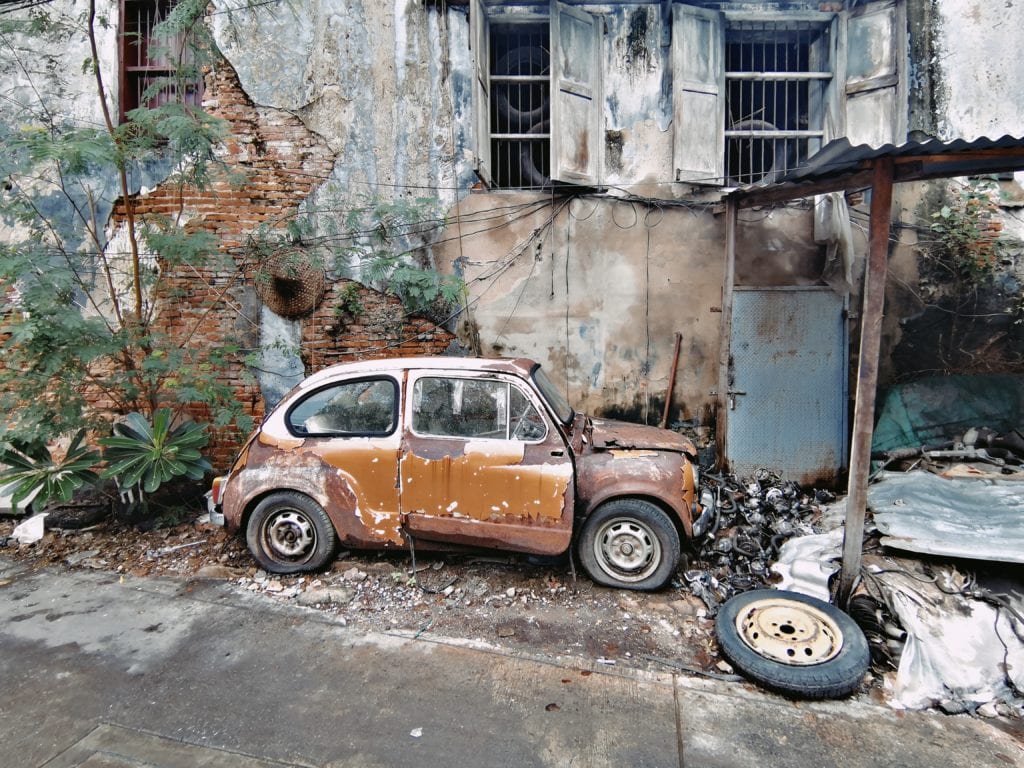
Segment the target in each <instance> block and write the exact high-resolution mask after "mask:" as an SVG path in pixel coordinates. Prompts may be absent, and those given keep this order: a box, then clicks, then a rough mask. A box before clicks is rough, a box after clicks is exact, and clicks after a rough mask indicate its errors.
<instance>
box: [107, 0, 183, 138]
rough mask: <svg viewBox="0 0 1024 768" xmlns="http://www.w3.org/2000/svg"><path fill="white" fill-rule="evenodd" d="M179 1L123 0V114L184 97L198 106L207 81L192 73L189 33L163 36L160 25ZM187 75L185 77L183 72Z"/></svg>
mask: <svg viewBox="0 0 1024 768" xmlns="http://www.w3.org/2000/svg"><path fill="white" fill-rule="evenodd" d="M177 1H178V0H122V3H121V98H120V115H121V121H122V122H124V120H125V115H126V114H127V113H128V112H130V111H131V110H133V109H136V108H138V107H143V106H145V107H156V106H160V105H161V104H168V103H171V102H174V101H176V100H177V99H179V98H180V99H181V101H183V102H184V103H186V104H195V105H198V104H199V102H200V100H201V99H202V91H203V82H202V78H201V77H199V76H198V75H193V74H190V73H189V70H190V69H191V65H192V54H191V49H190V47H189V45H188V42H187V36H186V35H184V34H179V35H161V34H160V30H159V29H158V26H157V25H159V24H160V23H161V22H162V21H164V20H165V19H166V18H167V16H168V14H169V13H170V12H171V10H172V9H173V8H174V6H175V5H176V4H177ZM183 72H184V73H186V74H187V76H185V77H182V73H183Z"/></svg>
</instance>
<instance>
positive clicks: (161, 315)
mask: <svg viewBox="0 0 1024 768" xmlns="http://www.w3.org/2000/svg"><path fill="white" fill-rule="evenodd" d="M204 106H205V108H206V109H207V110H208V111H209V112H210V113H212V114H213V115H215V116H217V117H220V118H222V119H224V120H226V121H227V122H228V123H229V125H230V137H229V138H228V139H227V140H226V141H225V142H224V147H223V155H222V158H221V159H222V161H223V162H224V163H225V164H226V165H227V167H228V170H230V171H240V172H242V173H244V174H246V180H245V182H244V183H243V184H242V185H241V186H239V187H232V186H231V185H230V184H228V183H226V182H222V181H218V182H216V183H214V184H212V185H211V186H210V188H208V189H206V190H203V191H200V190H196V189H186V190H181V189H179V188H178V187H177V186H175V185H173V184H164V185H161V186H160V187H158V188H157V189H155V190H153V191H152V192H149V193H147V194H146V195H144V196H142V197H139V198H137V199H136V200H134V203H135V206H136V211H137V213H138V214H140V215H142V216H145V215H147V214H151V213H159V214H162V215H164V216H174V215H176V214H178V212H179V211H180V212H182V214H183V216H182V219H183V220H185V221H188V224H187V226H188V227H189V228H191V229H194V230H205V231H208V232H211V233H212V234H214V235H216V237H217V238H218V240H219V243H220V249H221V251H222V253H223V254H224V255H225V256H226V257H227V259H226V260H225V262H226V263H225V264H222V265H220V266H219V267H205V268H193V267H189V266H172V265H167V264H164V265H162V269H163V270H164V273H163V277H164V280H163V281H162V285H163V287H162V291H161V293H162V296H163V298H162V299H161V300H160V302H159V312H158V315H157V323H158V324H159V325H160V326H161V327H163V328H165V329H167V330H169V331H170V332H171V333H172V334H173V335H174V336H175V337H176V338H177V339H179V340H180V341H181V342H182V343H183V344H185V345H186V346H187V347H188V348H190V349H193V350H199V351H201V350H206V349H214V348H216V347H217V346H218V345H221V344H223V343H224V342H225V340H226V339H236V340H238V339H240V340H242V342H243V347H248V350H249V351H252V350H253V348H254V347H256V346H257V345H258V344H259V334H258V323H259V312H258V304H257V301H258V300H257V299H255V293H254V291H253V284H254V283H253V281H254V274H255V271H256V266H257V265H256V263H255V261H254V260H253V258H252V256H251V254H250V252H249V250H248V249H247V247H246V244H247V239H248V236H249V234H250V233H252V232H253V231H254V230H255V229H256V228H257V227H259V226H260V225H261V224H262V225H265V226H268V227H271V228H277V227H282V226H283V225H284V223H285V221H287V219H288V218H289V217H290V216H292V215H294V214H295V213H296V211H297V209H298V206H299V204H300V203H301V202H302V201H303V200H305V199H306V198H307V197H308V196H309V195H310V193H311V192H312V191H314V189H315V188H316V187H317V186H318V185H319V184H321V183H323V182H324V181H326V179H327V178H328V176H329V174H330V172H331V168H332V167H333V164H334V161H335V156H334V154H333V153H332V152H331V150H330V149H329V148H328V147H327V145H326V143H325V142H324V141H323V140H322V139H321V138H320V137H319V136H317V135H315V134H313V133H311V132H310V131H308V130H307V129H306V127H305V126H304V125H303V123H302V122H301V121H300V120H299V119H298V118H296V117H294V116H293V115H291V114H289V113H287V112H282V111H278V110H273V109H267V108H257V107H255V106H254V105H253V104H252V102H251V101H250V100H249V99H248V97H247V96H246V94H245V93H244V92H243V90H242V88H241V86H240V84H239V82H238V78H237V77H236V75H235V73H234V71H233V70H232V69H231V68H230V67H229V66H227V65H226V64H224V65H222V66H219V67H218V68H217V69H216V70H215V71H213V72H211V73H210V74H209V75H208V76H207V80H206V91H205V95H204ZM123 217H124V207H123V205H122V206H120V207H119V208H118V209H117V210H116V211H115V220H123ZM349 284H350V281H339V282H338V283H336V284H332V281H330V280H329V281H328V285H327V290H326V292H325V295H324V298H323V301H322V302H321V303H320V305H319V307H318V308H317V309H316V310H315V311H314V312H313V313H312V314H311V315H310V316H308V317H306V318H304V319H303V320H302V321H301V322H302V324H303V332H302V349H301V352H300V354H301V355H302V359H303V362H304V364H305V366H306V369H307V372H313V371H316V370H319V369H321V368H323V367H324V366H327V365H332V364H334V363H337V362H342V361H346V360H354V359H365V358H376V357H395V356H398V355H411V354H437V353H440V352H442V351H444V349H445V348H446V347H447V346H448V344H449V343H450V342H451V340H452V335H451V334H449V333H448V332H447V331H445V330H444V329H441V328H437V327H436V326H435V325H434V324H433V323H431V322H429V321H427V320H424V319H421V318H416V317H409V316H407V315H406V314H405V311H404V308H403V307H402V305H401V303H400V302H399V301H398V300H397V299H395V298H393V297H391V296H387V295H384V294H381V293H380V292H378V291H374V290H372V289H369V288H366V287H365V286H361V285H358V284H357V290H358V300H357V301H353V295H354V293H353V291H354V289H351V288H347V289H346V288H345V286H347V285H349ZM343 289H344V290H345V294H344V295H345V298H346V303H345V306H351V305H352V304H358V305H359V306H361V307H362V311H360V312H358V313H352V314H346V313H344V312H343V311H342V310H341V309H340V308H339V306H338V298H339V295H340V293H339V292H340V291H342V290H343ZM225 381H226V382H227V383H228V384H230V386H231V387H232V388H233V389H234V391H235V392H236V394H237V397H238V398H239V399H240V401H241V402H242V403H243V404H244V406H245V409H246V410H247V411H248V412H249V413H250V414H251V415H252V416H253V417H254V418H255V419H257V420H259V419H260V418H262V416H263V407H264V403H263V399H262V396H261V394H260V391H259V387H258V386H257V384H256V383H255V381H254V380H253V378H252V377H250V376H248V375H247V374H246V371H245V369H244V365H242V364H241V363H238V364H237V365H236V366H235V367H234V368H233V369H232V370H230V371H228V373H227V377H226V378H225ZM193 415H194V416H195V418H197V419H199V420H204V421H205V420H207V419H208V418H209V416H210V414H208V413H204V412H203V409H198V408H197V409H195V411H194V414H193ZM243 439H244V436H243V435H239V434H238V433H237V431H235V430H218V431H217V432H216V434H215V436H214V440H213V441H212V444H211V446H210V449H209V451H208V453H209V456H210V459H211V462H212V463H213V465H214V467H215V468H217V469H218V470H222V469H224V468H226V467H227V466H228V465H229V464H230V462H231V461H232V459H233V457H234V454H235V453H236V451H237V450H238V448H239V447H240V443H241V440H243Z"/></svg>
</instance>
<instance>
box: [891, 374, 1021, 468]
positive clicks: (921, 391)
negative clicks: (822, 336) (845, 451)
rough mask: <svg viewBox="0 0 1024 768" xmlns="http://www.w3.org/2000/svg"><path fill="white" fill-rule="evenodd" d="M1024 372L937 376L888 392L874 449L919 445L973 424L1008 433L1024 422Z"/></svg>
mask: <svg viewBox="0 0 1024 768" xmlns="http://www.w3.org/2000/svg"><path fill="white" fill-rule="evenodd" d="M1022 414H1024V376H1012V375H979V376H933V377H929V378H925V379H919V380H917V381H914V382H910V383H909V384H900V385H898V386H896V387H893V388H892V389H891V390H889V393H888V394H887V395H886V397H885V401H884V404H883V405H882V410H881V413H880V414H879V417H878V423H877V425H876V426H875V432H874V437H873V438H872V441H871V452H872V453H875V452H884V451H895V450H898V449H900V448H917V447H919V446H921V445H927V444H929V443H940V442H943V441H945V440H952V439H955V438H958V437H960V436H961V435H962V434H963V433H964V432H965V431H966V430H968V429H970V428H971V427H988V428H989V429H994V430H995V431H996V432H1009V431H1010V430H1012V429H1016V428H1018V427H1020V426H1021V425H1022V424H1024V418H1022Z"/></svg>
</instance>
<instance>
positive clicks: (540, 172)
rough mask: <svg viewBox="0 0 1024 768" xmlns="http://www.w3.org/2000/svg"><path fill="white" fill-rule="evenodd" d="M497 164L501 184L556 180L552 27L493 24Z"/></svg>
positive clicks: (541, 183) (493, 157)
mask: <svg viewBox="0 0 1024 768" xmlns="http://www.w3.org/2000/svg"><path fill="white" fill-rule="evenodd" d="M490 80H491V162H492V164H493V174H494V184H495V186H498V187H525V188H531V187H534V188H536V187H540V188H543V187H545V186H547V185H548V184H549V183H550V181H551V170H550V155H551V140H550V132H551V53H550V46H549V42H548V25H547V24H546V23H545V24H492V25H491V61H490Z"/></svg>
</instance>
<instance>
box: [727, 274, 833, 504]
mask: <svg viewBox="0 0 1024 768" xmlns="http://www.w3.org/2000/svg"><path fill="white" fill-rule="evenodd" d="M844 309H845V307H844V300H843V297H842V296H839V295H838V294H836V293H835V292H833V291H831V290H830V289H828V288H756V289H750V288H737V289H735V292H734V295H733V318H732V338H731V340H730V351H731V356H730V371H729V384H730V386H729V390H728V392H727V393H726V400H725V402H726V408H728V409H729V410H728V413H727V415H726V419H727V425H728V426H727V431H726V453H727V458H728V461H729V467H730V469H731V470H732V471H733V472H735V473H736V474H737V475H739V476H741V477H745V476H751V475H753V474H754V473H755V472H756V471H757V470H758V469H760V468H765V469H769V470H772V471H774V472H778V473H779V474H780V475H782V476H783V477H784V478H786V479H788V480H795V481H796V482H798V483H800V484H802V485H811V484H814V483H815V482H827V481H831V480H834V479H835V478H836V477H837V476H838V475H839V474H840V473H841V472H842V470H844V469H845V468H846V463H847V450H846V445H847V437H846V409H847V397H846V392H847V383H846V379H847V352H846V351H847V334H846V318H845V312H844Z"/></svg>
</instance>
